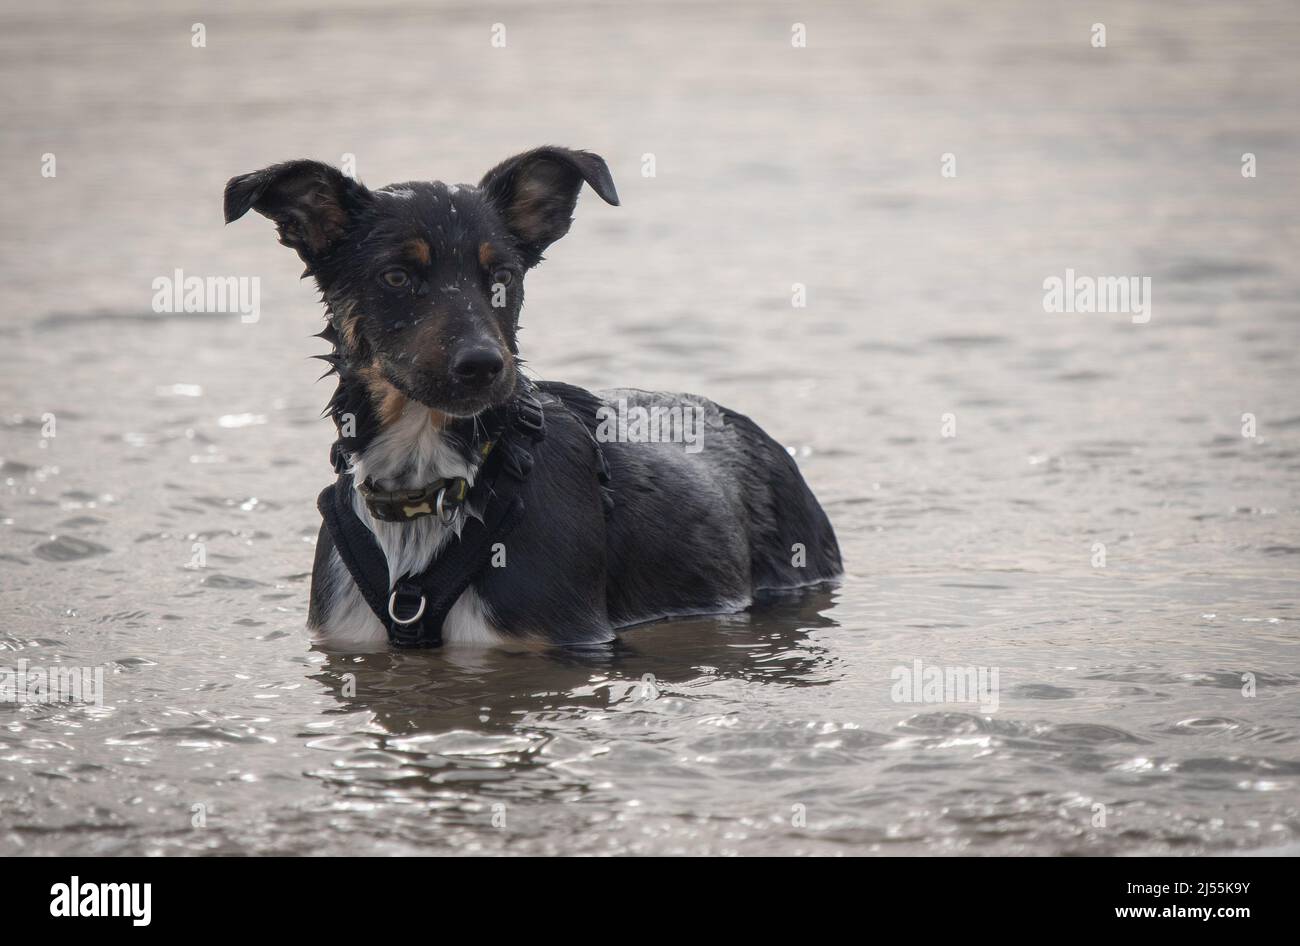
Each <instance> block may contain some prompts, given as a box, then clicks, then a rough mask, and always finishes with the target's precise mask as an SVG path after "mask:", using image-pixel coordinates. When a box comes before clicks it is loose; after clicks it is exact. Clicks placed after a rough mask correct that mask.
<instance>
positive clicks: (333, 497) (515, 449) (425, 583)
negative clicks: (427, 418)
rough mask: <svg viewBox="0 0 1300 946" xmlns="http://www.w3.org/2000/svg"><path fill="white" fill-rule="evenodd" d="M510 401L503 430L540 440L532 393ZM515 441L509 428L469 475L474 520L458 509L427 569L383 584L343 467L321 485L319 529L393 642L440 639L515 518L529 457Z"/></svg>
mask: <svg viewBox="0 0 1300 946" xmlns="http://www.w3.org/2000/svg"><path fill="white" fill-rule="evenodd" d="M511 407H512V409H511V410H510V412H509V413H510V417H509V420H508V422H507V426H508V428H509V430H513V431H514V432H515V433H517V434H519V435H520V436H521V437H522V438H523V439H528V440H530V441H532V442H533V443H536V442H538V441H540V440H541V439H542V438H543V437H544V436H545V423H544V420H543V416H542V409H541V405H540V404H539V403H538V402H537V400H536V399H535V398H533V397H528V396H526V397H525V398H522V399H517V402H516V403H515V404H513V405H511ZM515 441H516V438H515V437H511V436H509V435H507V436H506V437H504V438H503V439H501V440H500V441H498V442H497V443H496V446H495V449H493V450H492V451H491V453H490V455H489V456H488V457H487V459H486V460H485V461H484V462H483V463H482V465H481V466H480V467H479V470H478V473H477V475H476V476H475V481H474V488H473V490H471V491H470V493H471V495H472V496H473V497H474V501H475V504H476V505H477V506H479V507H480V508H481V509H482V511H483V518H482V521H479V520H478V519H476V518H473V517H470V516H464V518H463V520H462V522H461V529H460V536H459V538H457V537H454V536H453V537H452V538H450V539H449V540H448V542H447V545H446V546H445V547H444V548H443V550H442V551H441V553H440V554H439V555H438V556H437V557H436V558H435V559H434V560H433V561H432V562H431V563H430V564H429V567H428V568H426V569H425V570H424V571H422V572H420V573H419V574H418V575H404V576H402V577H401V578H399V579H398V580H397V582H396V584H395V585H393V586H392V588H391V589H390V588H389V585H388V562H387V560H386V559H385V557H384V553H383V549H381V548H380V546H379V543H378V541H377V540H376V539H375V536H374V533H372V532H371V531H370V529H369V528H368V527H367V526H366V525H365V523H364V522H362V521H361V519H360V518H359V517H358V516H357V514H356V511H355V510H354V509H353V507H352V499H351V497H352V490H353V488H354V486H353V482H352V476H351V474H348V473H342V474H340V476H339V478H338V480H337V481H336V482H335V483H333V484H331V485H330V486H327V487H326V488H325V489H324V490H322V491H321V494H320V497H319V498H318V499H317V501H316V505H317V508H318V509H319V510H320V513H321V518H322V519H324V521H325V528H326V529H327V530H328V532H329V535H330V538H331V539H332V540H333V542H334V547H335V548H336V549H337V550H338V553H339V558H340V559H342V561H343V564H344V566H345V567H346V568H347V570H348V574H350V575H351V576H352V580H353V581H355V582H356V584H357V587H358V588H359V589H360V590H361V594H362V596H363V597H364V598H365V601H366V604H368V605H369V606H370V610H371V611H373V612H374V613H375V616H376V617H377V618H378V619H379V621H380V623H381V624H383V625H384V627H385V628H386V629H387V631H388V640H389V642H390V643H391V644H392V645H393V646H395V647H437V646H438V645H439V644H441V643H442V625H443V622H444V621H445V620H446V617H447V614H448V613H449V612H450V611H451V609H452V607H453V606H454V605H455V604H456V601H457V599H458V598H459V597H460V596H461V594H462V593H464V591H465V589H466V588H468V587H469V586H470V584H471V583H472V582H473V581H474V579H475V577H477V576H478V574H479V572H481V571H482V570H483V569H484V568H485V567H486V566H487V564H488V561H489V559H490V557H491V553H492V546H493V545H494V544H495V543H496V542H498V541H500V540H501V539H503V538H504V537H505V536H507V535H509V534H510V532H511V531H512V530H513V529H514V528H515V526H516V525H518V524H519V522H520V520H521V519H522V518H523V515H524V501H523V499H521V498H520V497H519V496H518V495H517V494H518V492H519V488H520V486H521V485H522V484H523V482H524V480H525V479H527V477H528V473H529V472H530V471H531V470H532V467H533V456H532V454H531V453H529V452H528V451H527V450H525V449H524V448H523V447H522V446H521V445H520V444H518V443H517V442H515Z"/></svg>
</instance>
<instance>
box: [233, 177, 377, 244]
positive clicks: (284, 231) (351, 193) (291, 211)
mask: <svg viewBox="0 0 1300 946" xmlns="http://www.w3.org/2000/svg"><path fill="white" fill-rule="evenodd" d="M369 199H370V191H369V190H367V189H366V187H365V186H364V185H363V184H361V183H359V182H358V181H354V180H353V179H352V178H350V177H348V176H347V175H346V174H344V173H343V172H342V171H340V170H339V169H338V168H333V167H330V166H329V165H328V164H322V163H321V162H319V161H286V162H285V163H283V164H275V165H272V166H271V167H269V168H263V169H262V170H260V171H254V172H252V173H251V174H241V175H239V176H238V177H232V178H231V179H230V180H229V181H228V182H227V183H226V199H225V211H226V223H230V222H231V221H233V220H238V219H239V218H240V217H242V216H243V215H244V214H246V213H248V211H249V210H256V211H257V212H258V213H260V214H262V215H263V216H264V217H269V218H270V219H272V220H274V221H275V224H276V229H277V230H278V231H279V234H280V242H281V243H283V244H284V245H285V246H288V247H292V248H293V249H295V250H297V251H298V255H299V256H301V257H302V260H303V262H305V263H306V264H307V265H308V266H309V267H310V266H311V265H312V263H313V262H314V261H315V260H316V259H317V258H319V256H320V255H321V254H322V253H324V252H325V251H326V250H327V249H329V247H330V246H331V245H332V244H333V243H334V242H335V241H336V240H337V239H338V238H339V237H340V236H342V235H343V233H344V232H345V231H346V230H347V226H348V223H349V221H350V220H351V218H352V216H353V214H355V213H356V212H357V211H359V210H360V209H361V208H362V207H363V206H364V205H365V203H366V202H367V201H368V200H369Z"/></svg>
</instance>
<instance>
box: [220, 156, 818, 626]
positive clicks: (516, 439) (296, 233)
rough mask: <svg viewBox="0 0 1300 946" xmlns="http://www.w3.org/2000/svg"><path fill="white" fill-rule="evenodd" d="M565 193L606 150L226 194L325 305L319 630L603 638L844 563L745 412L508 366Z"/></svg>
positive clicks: (796, 582)
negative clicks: (529, 287) (252, 214)
mask: <svg viewBox="0 0 1300 946" xmlns="http://www.w3.org/2000/svg"><path fill="white" fill-rule="evenodd" d="M584 182H585V183H586V184H587V185H589V186H590V187H591V189H592V190H594V191H595V192H596V194H597V195H599V196H600V198H601V199H602V200H604V201H605V202H606V203H608V204H612V205H617V204H618V195H617V193H616V191H615V188H614V181H613V179H612V178H611V176H610V173H609V169H608V167H607V166H606V164H605V161H604V160H603V159H602V158H600V157H599V156H598V155H595V154H591V153H589V152H584V151H573V150H569V149H566V148H557V147H544V148H537V149H535V150H533V151H529V152H526V153H524V154H520V155H517V156H515V157H513V158H510V159H509V160H507V161H504V162H502V163H501V164H499V165H497V166H496V167H494V168H493V169H492V170H490V171H488V172H487V174H486V175H484V177H483V179H482V180H481V181H480V182H479V183H478V184H477V185H473V186H469V185H448V184H442V183H438V182H410V183H405V184H392V185H389V186H387V187H382V188H379V189H375V190H371V189H369V188H367V187H365V186H363V185H362V184H361V183H359V182H358V181H356V180H354V179H352V178H350V177H348V176H346V175H344V174H343V173H342V172H341V171H339V170H337V169H335V168H333V167H330V166H328V165H325V164H321V163H319V162H316V161H306V160H303V161H289V162H286V163H284V164H277V165H275V166H273V167H268V168H266V169H264V170H261V171H256V172H253V173H251V174H244V175H241V176H239V177H235V178H233V179H231V181H230V182H229V183H228V184H227V185H226V192H225V217H226V222H227V223H229V222H230V221H233V220H236V219H238V218H240V217H242V216H243V215H244V214H245V213H247V212H248V211H249V210H250V209H251V210H255V211H257V212H258V213H260V214H263V215H264V216H266V217H269V218H270V219H271V220H273V221H274V222H275V224H276V226H277V229H278V232H279V237H280V242H281V243H283V244H285V245H286V246H289V247H292V248H293V249H294V250H296V251H297V253H298V255H299V256H300V257H301V258H302V260H303V262H304V263H306V266H307V271H306V273H305V274H304V275H311V276H312V277H313V278H314V279H315V280H316V284H317V285H318V286H319V288H320V291H321V294H322V297H323V300H324V303H325V306H326V310H327V318H328V323H329V324H328V327H327V328H326V329H325V331H324V332H322V333H321V337H323V338H325V339H326V340H328V341H329V342H331V343H332V344H333V346H334V350H333V352H332V353H331V354H329V355H326V356H323V357H324V359H325V360H326V361H328V362H329V363H330V365H331V368H332V370H334V371H336V372H337V374H338V376H339V382H338V388H337V390H336V392H335V394H334V397H333V399H332V400H331V401H330V404H329V407H328V409H327V410H328V412H329V413H330V415H331V416H332V417H333V419H334V422H335V424H336V427H337V429H338V440H337V441H336V443H335V445H334V450H333V453H332V456H333V458H334V460H335V469H336V472H338V473H339V474H340V479H339V481H338V483H336V484H335V486H334V487H332V488H331V489H329V490H327V491H326V493H325V494H322V498H321V510H322V513H323V515H324V517H325V525H323V526H322V529H321V534H320V538H319V540H318V543H317V550H316V562H315V567H314V570H313V576H312V589H311V604H310V612H309V616H308V623H309V626H310V627H311V629H312V631H313V634H314V635H315V638H316V639H317V640H318V641H319V642H321V643H323V644H325V645H327V646H331V647H338V648H344V649H373V648H382V647H384V646H386V645H387V644H388V643H390V642H391V643H395V644H409V645H413V646H419V645H421V644H429V643H439V642H474V643H481V644H500V643H509V642H512V641H513V642H521V643H527V642H534V643H536V642H541V643H551V644H588V643H597V642H605V641H609V640H611V639H612V638H613V636H614V631H615V630H616V629H618V628H622V627H627V626H629V625H633V624H640V623H643V622H646V621H652V620H656V619H659V618H665V617H669V616H673V615H684V614H699V613H717V612H727V611H734V610H738V609H743V608H745V607H748V606H749V605H750V604H751V603H752V602H753V601H754V598H755V595H756V594H757V593H759V592H762V591H766V590H775V589H788V588H795V587H800V586H804V585H811V584H816V583H820V582H824V581H827V580H829V579H833V578H834V577H835V576H837V575H839V574H840V571H841V566H840V553H839V547H838V545H837V544H836V540H835V535H834V532H833V530H832V529H831V525H830V523H829V521H828V520H827V518H826V515H825V513H824V512H823V511H822V509H821V507H820V505H818V503H817V500H816V498H815V497H814V496H813V494H812V492H811V491H810V490H809V489H808V486H807V485H806V484H805V483H804V480H803V478H802V476H801V475H800V473H799V470H798V468H797V467H796V466H795V463H794V461H793V460H792V459H791V457H790V455H789V454H788V453H787V451H786V450H785V449H784V448H782V447H781V445H780V444H778V443H777V442H776V441H774V440H773V439H772V438H771V437H769V436H768V435H767V434H765V433H764V432H763V431H762V430H761V429H760V428H759V427H758V426H757V425H756V424H755V423H754V422H753V421H751V420H749V419H748V418H747V417H745V416H743V415H740V414H737V413H735V412H734V411H731V410H728V409H727V408H724V407H720V406H718V405H716V404H714V403H712V402H711V401H708V400H706V399H704V398H701V397H695V396H692V395H671V394H659V393H650V392H645V391H637V390H631V389H623V390H615V391H607V392H601V393H592V392H588V391H584V390H581V389H579V388H575V387H571V386H569V385H564V384H558V383H548V382H535V381H532V380H531V379H529V378H528V377H527V376H526V375H524V374H523V373H522V371H521V363H520V360H519V355H518V346H517V344H516V332H517V329H518V325H519V314H520V309H521V307H522V305H523V301H524V277H525V275H526V274H527V273H528V271H529V270H531V269H532V268H533V267H534V266H536V265H537V264H538V263H539V262H541V260H542V254H543V252H545V251H546V249H547V247H549V246H550V245H551V244H552V243H554V242H555V241H556V240H558V239H559V238H560V237H562V236H564V234H565V233H567V232H568V230H569V227H570V225H571V223H572V216H573V211H574V207H575V205H576V203H577V199H578V193H579V191H580V190H581V188H582V185H583V184H584ZM440 603H441V604H440ZM385 604H386V607H385ZM413 615H414V616H413ZM412 627H416V628H422V630H420V631H419V633H415V632H412V631H411V630H410V629H411V628H412Z"/></svg>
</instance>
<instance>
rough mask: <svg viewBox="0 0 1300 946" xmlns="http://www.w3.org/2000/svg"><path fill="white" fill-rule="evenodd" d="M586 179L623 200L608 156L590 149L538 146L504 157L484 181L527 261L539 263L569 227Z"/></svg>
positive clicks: (613, 200)
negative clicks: (616, 188) (616, 185)
mask: <svg viewBox="0 0 1300 946" xmlns="http://www.w3.org/2000/svg"><path fill="white" fill-rule="evenodd" d="M583 181H586V182H587V183H588V184H590V185H591V189H592V190H594V191H595V192H596V193H597V194H599V195H600V198H601V200H603V201H605V203H607V204H613V205H614V206H615V207H617V206H618V192H617V191H615V190H614V179H613V178H612V177H611V176H610V174H609V167H608V166H607V165H606V164H605V159H604V158H602V157H601V156H600V155H598V154H592V153H591V152H590V151H571V150H569V149H568V148H555V147H545V148H535V149H533V150H532V151H526V152H524V153H523V154H517V155H515V156H514V157H513V158H509V159H507V160H505V161H502V162H501V163H500V164H498V165H497V166H496V167H494V168H493V169H492V170H490V171H488V172H487V174H485V175H483V180H482V181H481V182H480V183H479V187H481V188H482V189H483V192H484V194H485V195H486V196H487V198H488V200H490V201H491V202H492V204H493V205H494V206H495V207H496V208H497V211H498V212H499V213H500V214H501V216H502V218H503V219H504V220H505V223H506V226H507V227H508V228H509V230H510V233H511V235H513V236H514V238H515V241H516V242H517V243H518V245H519V249H520V250H521V251H522V252H523V254H524V261H525V263H526V265H528V266H536V265H537V264H538V263H539V262H540V261H541V259H542V253H543V252H544V251H545V250H546V248H547V247H548V246H550V245H551V244H552V243H554V242H555V241H556V240H558V239H559V238H560V237H562V236H564V235H565V234H566V233H568V232H569V225H570V224H572V223H573V208H574V206H575V205H576V204H577V202H578V191H579V190H581V189H582V182H583Z"/></svg>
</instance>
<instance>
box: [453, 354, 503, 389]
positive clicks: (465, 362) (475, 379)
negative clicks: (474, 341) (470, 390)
mask: <svg viewBox="0 0 1300 946" xmlns="http://www.w3.org/2000/svg"><path fill="white" fill-rule="evenodd" d="M503 367H505V360H504V359H503V358H502V357H501V353H500V352H499V351H497V350H496V349H493V348H470V349H468V350H467V351H461V352H458V353H457V354H456V356H455V357H454V358H453V359H452V362H451V373H452V374H453V375H454V376H455V377H456V380H457V381H459V382H460V383H461V384H464V385H468V386H470V387H475V388H485V387H487V386H488V385H489V384H491V383H492V382H493V381H495V380H496V377H497V375H499V374H500V373H501V369H502V368H503Z"/></svg>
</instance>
